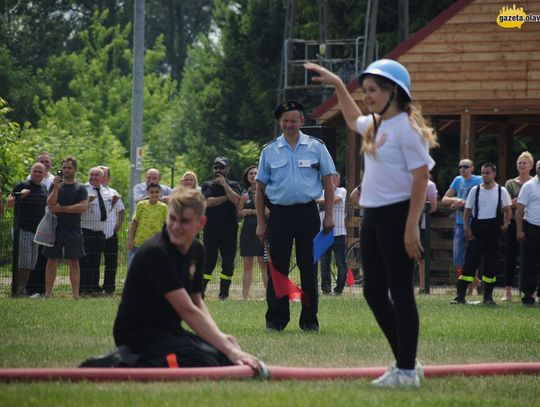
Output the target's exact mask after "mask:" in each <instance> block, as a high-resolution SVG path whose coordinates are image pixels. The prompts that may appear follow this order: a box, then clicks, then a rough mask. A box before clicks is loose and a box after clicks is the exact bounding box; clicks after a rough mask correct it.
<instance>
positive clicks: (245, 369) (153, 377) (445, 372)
mask: <svg viewBox="0 0 540 407" xmlns="http://www.w3.org/2000/svg"><path fill="white" fill-rule="evenodd" d="M386 369H387V368H386V367H358V368H355V367H350V368H317V367H285V366H271V365H269V366H267V365H264V364H263V366H262V369H261V370H260V371H256V370H253V369H252V368H251V367H249V366H246V365H241V366H224V367H195V368H172V369H169V368H15V369H0V381H2V382H11V381H23V382H28V381H72V382H76V381H96V382H110V381H141V382H148V381H189V380H229V379H253V378H255V379H263V380H338V379H341V380H347V379H349V380H350V379H362V378H374V377H377V376H380V375H381V374H383V373H384V371H385V370H386ZM539 373H540V363H537V362H515V363H482V364H461V365H433V366H424V375H425V376H426V377H443V376H495V375H512V374H539Z"/></svg>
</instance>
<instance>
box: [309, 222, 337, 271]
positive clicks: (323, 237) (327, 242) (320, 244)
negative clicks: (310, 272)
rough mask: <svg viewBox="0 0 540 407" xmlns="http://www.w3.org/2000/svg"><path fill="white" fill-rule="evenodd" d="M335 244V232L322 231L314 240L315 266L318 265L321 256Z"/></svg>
mask: <svg viewBox="0 0 540 407" xmlns="http://www.w3.org/2000/svg"><path fill="white" fill-rule="evenodd" d="M333 243H334V231H333V230H331V231H330V232H328V233H324V232H323V231H322V230H321V231H320V232H319V233H318V234H317V236H315V238H314V239H313V264H315V263H317V262H318V261H319V259H320V258H321V256H322V255H323V254H324V253H325V252H326V251H327V250H328V248H329V247H330V246H332V244H333Z"/></svg>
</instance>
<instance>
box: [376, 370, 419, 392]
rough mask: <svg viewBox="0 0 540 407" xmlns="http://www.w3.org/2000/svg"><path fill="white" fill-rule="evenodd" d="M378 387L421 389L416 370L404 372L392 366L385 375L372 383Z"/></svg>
mask: <svg viewBox="0 0 540 407" xmlns="http://www.w3.org/2000/svg"><path fill="white" fill-rule="evenodd" d="M371 384H373V385H374V386H377V387H400V388H415V389H417V388H418V387H420V378H419V377H418V373H417V372H416V370H404V369H398V368H397V367H393V366H391V367H390V368H389V369H388V370H387V371H386V372H384V374H383V375H382V376H381V377H379V378H377V379H375V380H373V381H372V382H371Z"/></svg>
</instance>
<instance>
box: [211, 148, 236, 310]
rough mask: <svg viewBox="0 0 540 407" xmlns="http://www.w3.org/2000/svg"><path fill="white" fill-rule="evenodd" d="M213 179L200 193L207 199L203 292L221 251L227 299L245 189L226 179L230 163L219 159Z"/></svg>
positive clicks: (221, 290)
mask: <svg viewBox="0 0 540 407" xmlns="http://www.w3.org/2000/svg"><path fill="white" fill-rule="evenodd" d="M212 169H213V171H214V179H213V180H211V181H206V182H204V183H203V184H202V185H201V192H202V194H203V195H204V197H205V198H206V216H207V219H208V220H207V222H206V225H205V226H204V248H205V264H204V282H203V283H204V284H203V292H204V290H205V289H206V285H207V284H208V281H210V279H211V278H212V272H213V271H214V267H215V266H216V262H217V256H218V250H219V251H220V252H221V259H222V271H221V274H220V275H219V278H220V285H219V298H220V299H221V300H225V299H227V297H228V296H229V287H230V286H231V280H232V275H233V273H234V258H235V256H236V244H237V243H236V242H237V240H238V239H237V232H238V219H237V217H236V206H237V205H238V202H239V201H240V196H241V195H242V188H241V187H240V184H239V183H238V182H236V181H231V180H229V179H227V175H228V174H229V171H230V166H229V160H227V158H225V157H216V159H215V160H214V164H213V167H212Z"/></svg>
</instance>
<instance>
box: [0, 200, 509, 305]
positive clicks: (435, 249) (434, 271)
mask: <svg viewBox="0 0 540 407" xmlns="http://www.w3.org/2000/svg"><path fill="white" fill-rule="evenodd" d="M14 213H16V211H13V210H6V211H5V214H4V216H3V218H2V219H0V295H2V296H9V295H12V294H13V293H14V292H15V291H14V290H15V287H14V281H15V280H14V278H13V277H14V275H15V276H16V274H17V261H16V259H17V255H18V254H17V250H26V249H25V248H24V247H20V248H17V246H18V245H16V244H14V231H13V226H14V224H18V223H17V219H15V216H14ZM346 215H347V216H346V217H345V224H346V230H347V239H346V247H347V251H348V252H349V256H348V257H347V268H348V270H350V271H351V272H352V273H353V276H354V280H355V283H354V284H353V285H352V286H348V287H346V288H345V290H344V291H343V294H344V295H358V294H361V292H362V291H361V290H362V276H361V273H362V272H361V262H360V261H359V260H360V259H359V258H358V256H359V250H358V241H359V233H358V230H359V227H360V225H361V212H360V210H359V209H358V208H357V207H356V208H355V207H353V206H352V205H348V206H347V207H346ZM450 215H451V214H450V212H449V211H448V210H446V209H445V208H444V207H441V209H438V210H437V212H435V213H434V214H428V219H427V229H426V230H427V233H426V234H425V239H426V240H425V241H424V245H425V246H426V248H428V247H429V249H428V250H426V252H425V253H426V256H425V258H426V286H425V288H426V289H427V291H429V292H431V293H434V292H441V293H447V292H453V291H454V287H455V281H456V275H455V271H454V270H453V266H452V236H453V219H452V218H451V216H450ZM126 219H129V216H126ZM128 228H129V225H128V222H127V221H125V222H124V224H123V226H122V227H121V229H120V231H119V233H118V239H119V245H118V246H119V248H118V269H117V273H116V292H115V293H116V294H117V295H118V294H120V293H121V292H122V289H123V285H124V281H125V278H126V274H127V269H128V249H127V242H128ZM240 230H241V225H240V227H239V233H240ZM41 248H42V246H40V250H39V255H38V259H37V262H36V266H35V267H34V269H33V270H32V272H31V274H30V278H29V281H28V284H27V288H26V293H27V294H28V295H35V294H43V293H44V291H45V266H46V262H47V260H46V258H45V257H44V256H43V255H42V254H41ZM503 249H504V244H503ZM253 263H254V264H253V272H252V284H251V289H250V293H249V298H252V299H260V300H263V299H264V298H265V289H264V284H263V280H262V272H261V269H260V266H259V264H258V262H257V261H254V262H253ZM295 264H296V262H295V259H294V249H293V255H292V259H291V267H292V268H291V270H290V278H291V279H292V280H293V281H294V282H297V283H299V281H300V277H299V271H298V268H297V267H296V266H295ZM504 266H505V255H504V250H503V251H502V252H501V257H500V259H499V262H498V270H497V277H498V281H499V283H498V285H499V286H500V285H502V284H503V282H504ZM331 267H332V269H331V273H332V276H333V280H334V281H333V284H332V285H333V286H335V277H336V276H337V269H336V265H335V261H334V259H332V266H331ZM518 267H519V266H518ZM220 271H221V263H220V259H218V263H217V265H216V268H215V270H214V273H213V275H212V280H211V281H210V282H209V284H208V287H207V291H206V294H207V297H208V298H214V297H216V298H217V296H218V292H219V274H220ZM243 274H244V272H243V261H242V257H240V254H239V250H238V253H237V255H236V259H235V272H234V275H233V279H232V284H231V288H230V295H231V297H232V298H242V276H243ZM516 274H519V272H518V273H516ZM103 276H104V261H103V258H102V260H101V266H100V284H102V282H103ZM319 281H320V277H319ZM15 282H16V281H15ZM416 283H417V284H418V280H417V281H416ZM54 292H55V295H65V296H69V295H70V293H71V285H70V280H69V270H68V266H67V263H66V262H65V261H62V260H61V261H60V264H59V267H58V274H57V279H56V283H55V288H54Z"/></svg>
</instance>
